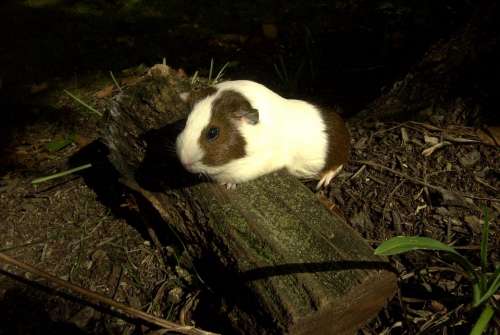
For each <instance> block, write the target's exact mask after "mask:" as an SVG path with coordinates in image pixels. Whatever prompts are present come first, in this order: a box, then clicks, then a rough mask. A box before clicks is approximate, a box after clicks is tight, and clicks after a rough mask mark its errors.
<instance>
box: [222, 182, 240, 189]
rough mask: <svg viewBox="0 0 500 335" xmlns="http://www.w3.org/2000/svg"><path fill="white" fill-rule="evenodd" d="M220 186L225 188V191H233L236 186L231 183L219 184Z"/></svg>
mask: <svg viewBox="0 0 500 335" xmlns="http://www.w3.org/2000/svg"><path fill="white" fill-rule="evenodd" d="M220 184H221V185H222V186H225V187H226V189H227V190H235V189H236V184H233V183H220Z"/></svg>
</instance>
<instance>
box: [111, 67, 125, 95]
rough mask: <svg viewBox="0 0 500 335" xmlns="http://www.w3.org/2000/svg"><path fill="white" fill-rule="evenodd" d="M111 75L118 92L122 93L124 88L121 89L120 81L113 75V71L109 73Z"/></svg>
mask: <svg viewBox="0 0 500 335" xmlns="http://www.w3.org/2000/svg"><path fill="white" fill-rule="evenodd" d="M109 74H110V75H111V79H113V82H114V83H115V85H116V88H118V90H119V91H120V92H122V88H121V87H120V84H118V81H117V80H116V78H115V75H114V74H113V71H109Z"/></svg>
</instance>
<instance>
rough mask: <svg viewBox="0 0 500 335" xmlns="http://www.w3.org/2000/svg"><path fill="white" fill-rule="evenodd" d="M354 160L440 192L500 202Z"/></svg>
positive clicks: (372, 163) (369, 162)
mask: <svg viewBox="0 0 500 335" xmlns="http://www.w3.org/2000/svg"><path fill="white" fill-rule="evenodd" d="M353 162H354V163H357V164H365V165H368V166H371V167H375V168H378V169H381V170H385V171H389V172H391V173H392V174H395V175H396V176H399V177H401V178H405V179H408V180H409V181H411V182H413V183H415V184H419V185H422V186H426V187H428V188H432V189H433V190H437V191H439V192H443V191H444V192H449V193H452V194H456V195H458V196H462V197H466V198H471V199H477V200H487V201H492V202H500V199H496V198H486V197H478V196H475V195H472V194H467V193H462V192H457V191H449V190H447V189H445V188H444V187H441V186H437V185H432V184H429V183H426V182H425V181H423V180H422V179H419V178H415V177H410V176H408V175H406V174H404V173H402V172H399V171H396V170H394V169H391V168H388V167H387V166H384V165H382V164H378V163H375V162H372V161H365V160H361V161H358V160H354V161H353Z"/></svg>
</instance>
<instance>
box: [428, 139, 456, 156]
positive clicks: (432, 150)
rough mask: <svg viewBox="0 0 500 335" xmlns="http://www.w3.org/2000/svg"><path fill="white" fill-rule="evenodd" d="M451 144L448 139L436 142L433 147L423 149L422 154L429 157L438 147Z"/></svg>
mask: <svg viewBox="0 0 500 335" xmlns="http://www.w3.org/2000/svg"><path fill="white" fill-rule="evenodd" d="M450 144H451V142H448V141H443V142H439V143H436V144H434V145H433V146H431V147H429V148H427V149H424V150H422V155H424V156H427V157H429V156H430V155H432V154H433V153H434V151H436V150H437V149H439V148H442V147H445V146H447V145H450Z"/></svg>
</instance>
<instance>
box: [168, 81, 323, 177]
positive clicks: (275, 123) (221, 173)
mask: <svg viewBox="0 0 500 335" xmlns="http://www.w3.org/2000/svg"><path fill="white" fill-rule="evenodd" d="M216 88H217V89H218V92H217V93H216V94H214V95H211V96H209V97H207V98H205V99H203V100H201V101H200V102H198V103H197V104H196V105H195V106H194V108H193V111H192V112H191V114H190V115H189V117H188V120H187V123H186V128H185V129H184V130H183V131H182V132H181V134H180V135H179V137H178V138H177V152H178V155H179V157H180V160H181V162H182V164H183V165H184V166H186V168H188V169H189V170H190V171H191V172H197V173H204V174H207V175H209V176H210V177H212V178H213V179H215V180H217V181H218V182H220V183H241V182H245V181H248V180H251V179H254V178H257V177H259V176H262V175H264V174H267V173H270V172H273V171H276V170H279V169H281V168H286V169H287V170H288V171H289V172H290V173H291V174H293V175H295V176H298V177H304V178H310V177H316V176H317V175H318V174H319V172H320V171H321V170H322V169H323V168H324V165H325V161H326V155H327V142H328V138H327V134H326V133H325V129H326V127H325V124H324V122H323V119H322V117H321V114H320V112H319V111H318V109H317V108H316V107H315V106H313V105H311V104H309V103H307V102H305V101H301V100H291V99H285V98H283V97H281V96H279V95H278V94H276V93H274V92H273V91H271V90H269V89H268V88H266V87H265V86H263V85H261V84H258V83H256V82H253V81H248V80H236V81H226V82H222V83H220V84H217V85H216ZM223 90H234V91H236V92H238V93H240V94H242V95H243V96H244V97H245V98H246V99H247V100H248V101H249V102H250V104H251V105H252V107H253V108H256V109H257V110H258V111H259V122H258V123H257V124H256V125H250V124H246V123H243V124H242V125H241V127H240V131H241V134H242V136H243V138H244V139H245V141H246V143H247V145H246V148H245V151H246V156H245V157H243V158H239V159H235V160H233V161H231V162H229V163H227V164H224V165H222V166H205V165H204V164H202V163H201V159H202V158H203V155H204V153H203V150H202V148H201V147H200V145H199V143H198V139H199V137H200V134H201V131H202V130H203V129H204V128H205V127H206V126H207V125H208V122H209V120H210V117H211V115H212V112H211V107H212V102H213V100H214V99H216V98H217V97H218V96H219V95H220V93H221V91H223Z"/></svg>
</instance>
